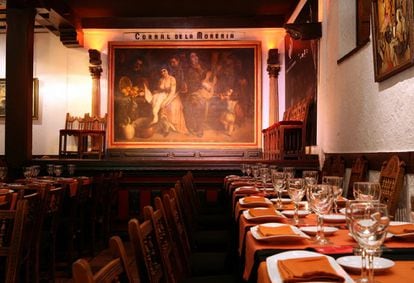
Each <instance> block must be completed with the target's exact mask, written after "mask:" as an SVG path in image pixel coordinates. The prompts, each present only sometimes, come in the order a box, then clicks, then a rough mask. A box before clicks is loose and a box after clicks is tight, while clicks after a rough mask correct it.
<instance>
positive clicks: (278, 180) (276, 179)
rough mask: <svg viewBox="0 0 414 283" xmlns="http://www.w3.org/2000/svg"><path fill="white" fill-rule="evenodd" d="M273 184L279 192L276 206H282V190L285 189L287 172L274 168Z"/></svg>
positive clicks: (277, 192)
mask: <svg viewBox="0 0 414 283" xmlns="http://www.w3.org/2000/svg"><path fill="white" fill-rule="evenodd" d="M271 173H272V185H273V188H274V189H275V192H276V194H277V203H276V208H282V207H283V205H282V192H283V190H284V189H285V184H286V183H285V173H283V172H279V171H277V170H272V171H271Z"/></svg>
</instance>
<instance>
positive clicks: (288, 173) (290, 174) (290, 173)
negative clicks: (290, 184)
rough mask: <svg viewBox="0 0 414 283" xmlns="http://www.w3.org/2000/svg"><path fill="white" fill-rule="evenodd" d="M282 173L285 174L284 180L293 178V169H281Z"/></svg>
mask: <svg viewBox="0 0 414 283" xmlns="http://www.w3.org/2000/svg"><path fill="white" fill-rule="evenodd" d="M283 173H285V176H286V179H290V178H294V177H295V167H283Z"/></svg>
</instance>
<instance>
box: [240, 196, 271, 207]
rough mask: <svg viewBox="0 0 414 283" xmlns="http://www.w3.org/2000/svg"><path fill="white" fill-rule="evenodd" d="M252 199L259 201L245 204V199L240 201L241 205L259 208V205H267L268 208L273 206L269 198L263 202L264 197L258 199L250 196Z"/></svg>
mask: <svg viewBox="0 0 414 283" xmlns="http://www.w3.org/2000/svg"><path fill="white" fill-rule="evenodd" d="M249 198H250V199H255V198H257V201H250V202H245V201H244V199H245V198H241V199H239V203H240V204H241V205H244V206H250V205H251V206H257V205H262V206H263V205H266V206H268V205H269V204H272V202H271V201H270V200H269V199H267V198H265V199H264V201H263V197H258V196H250V197H249Z"/></svg>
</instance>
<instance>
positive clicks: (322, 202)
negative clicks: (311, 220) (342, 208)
mask: <svg viewBox="0 0 414 283" xmlns="http://www.w3.org/2000/svg"><path fill="white" fill-rule="evenodd" d="M307 194H308V195H307V198H308V201H309V205H310V207H311V209H312V210H313V211H314V212H315V213H316V215H317V219H318V220H317V227H316V238H315V243H316V244H318V245H328V244H331V242H330V241H329V240H328V239H326V238H325V234H324V231H323V217H322V215H324V214H326V213H329V211H330V210H331V209H332V204H333V198H334V196H333V190H332V186H331V185H328V184H317V185H309V186H308V190H307Z"/></svg>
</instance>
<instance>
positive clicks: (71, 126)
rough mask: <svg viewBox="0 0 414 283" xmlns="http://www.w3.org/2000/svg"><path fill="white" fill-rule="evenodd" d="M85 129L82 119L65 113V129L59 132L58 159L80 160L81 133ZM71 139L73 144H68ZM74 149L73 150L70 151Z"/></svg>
mask: <svg viewBox="0 0 414 283" xmlns="http://www.w3.org/2000/svg"><path fill="white" fill-rule="evenodd" d="M84 128H85V123H84V119H83V118H81V117H76V116H72V115H70V114H69V113H66V120H65V128H64V129H61V130H59V158H80V157H81V152H82V151H83V149H82V147H83V145H82V137H81V133H82V131H83V130H84ZM70 137H73V138H74V140H75V144H69V142H68V141H69V138H70ZM71 147H74V149H71Z"/></svg>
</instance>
